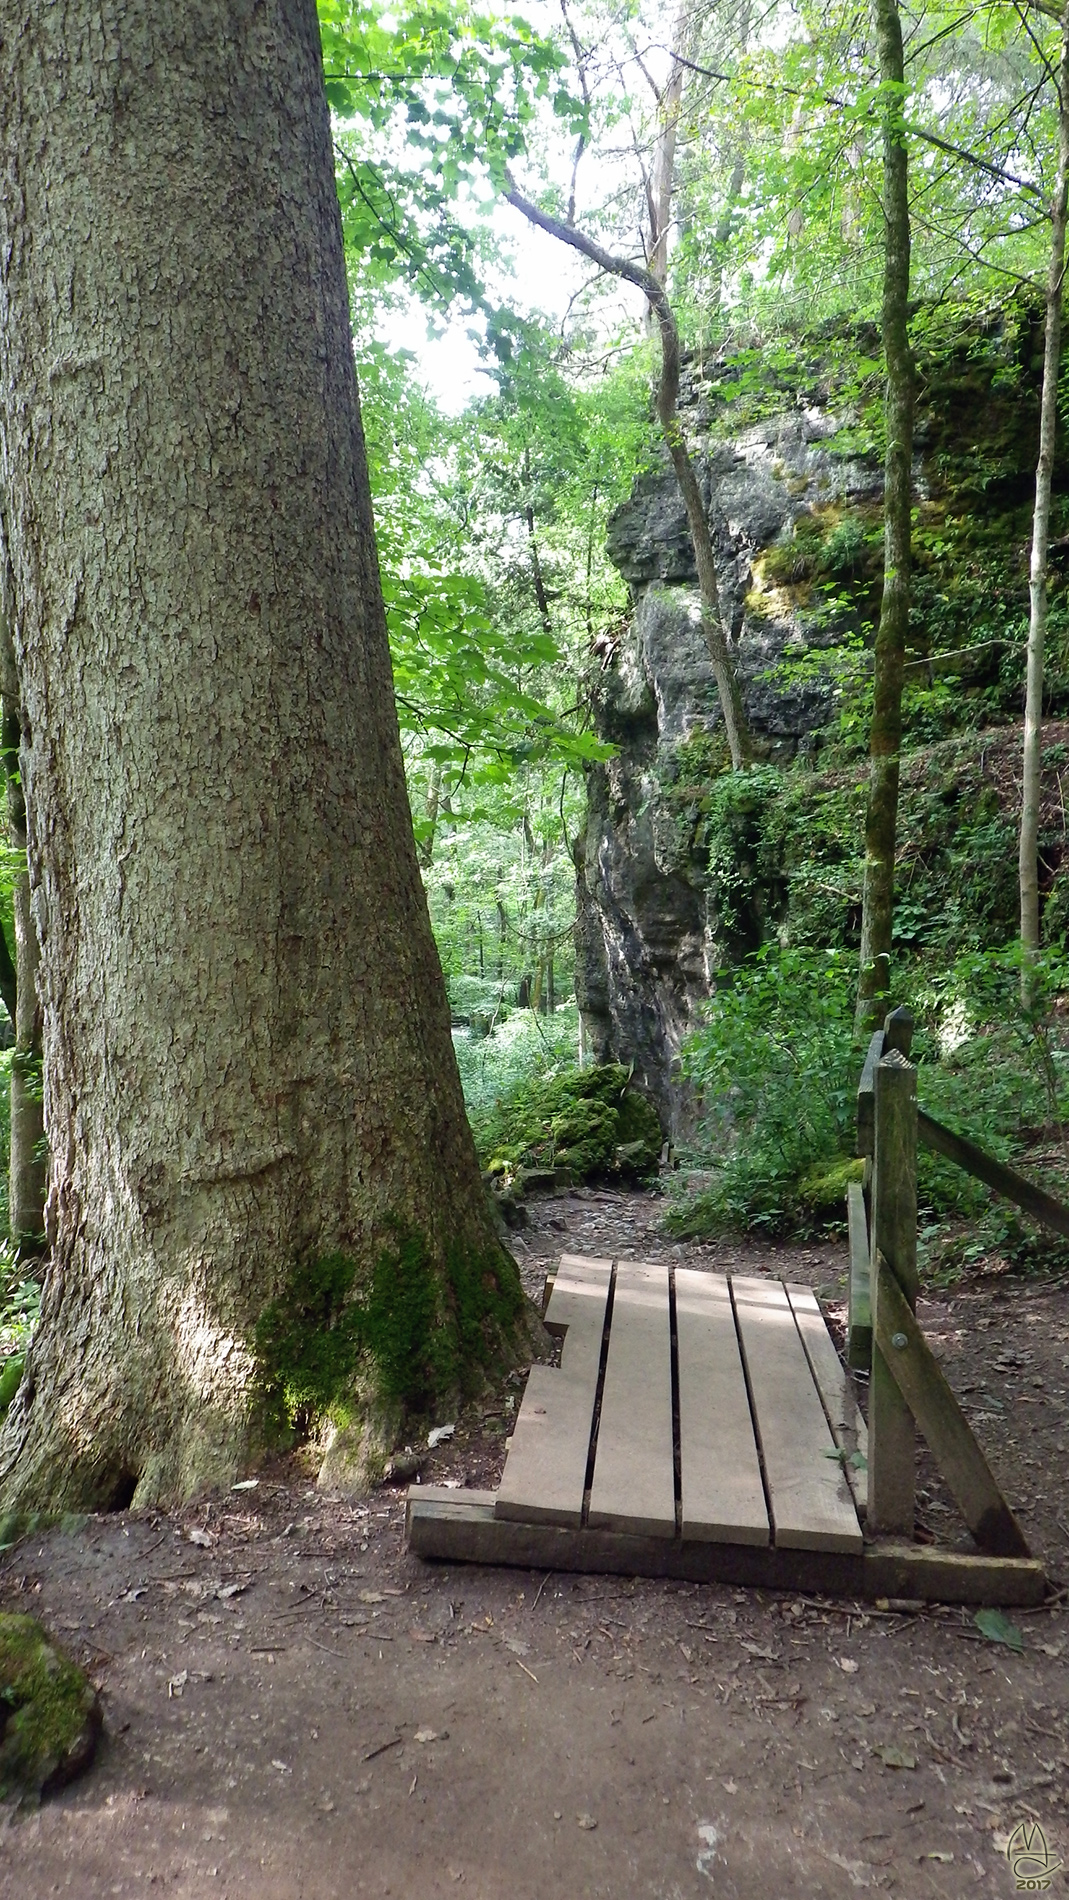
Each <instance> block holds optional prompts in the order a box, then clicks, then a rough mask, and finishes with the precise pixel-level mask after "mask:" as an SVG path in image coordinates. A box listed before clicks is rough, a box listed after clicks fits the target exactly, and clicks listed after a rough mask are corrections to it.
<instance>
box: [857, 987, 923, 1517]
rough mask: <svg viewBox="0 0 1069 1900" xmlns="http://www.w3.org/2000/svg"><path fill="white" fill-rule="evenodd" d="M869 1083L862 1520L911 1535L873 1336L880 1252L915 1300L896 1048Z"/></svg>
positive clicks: (909, 1154)
mask: <svg viewBox="0 0 1069 1900" xmlns="http://www.w3.org/2000/svg"><path fill="white" fill-rule="evenodd" d="M897 1013H898V1012H896V1014H897ZM889 1022H890V1019H889ZM910 1027H911V1028H912V1024H910ZM904 1039H905V1038H903V1040H904ZM873 1083H874V1088H873V1093H874V1097H875V1102H874V1106H875V1140H874V1144H873V1145H874V1156H873V1176H872V1232H871V1249H872V1251H871V1265H870V1285H871V1295H872V1304H873V1349H872V1382H871V1385H870V1387H869V1524H870V1526H871V1528H872V1529H873V1530H879V1531H888V1532H893V1533H894V1534H896V1535H898V1536H902V1537H912V1535H913V1499H914V1467H915V1453H916V1439H915V1432H914V1426H913V1414H912V1412H911V1411H910V1409H909V1406H908V1405H907V1404H906V1401H905V1399H904V1398H903V1397H902V1394H901V1392H900V1391H899V1388H898V1385H897V1383H896V1382H895V1380H894V1378H893V1377H892V1374H891V1370H890V1368H889V1366H888V1364H887V1361H886V1359H885V1358H884V1356H883V1353H882V1352H881V1350H880V1347H879V1346H878V1345H877V1344H876V1340H875V1335H876V1331H877V1328H878V1325H879V1279H880V1276H879V1271H878V1265H879V1257H880V1256H882V1258H883V1260H884V1261H885V1262H886V1264H887V1266H888V1267H889V1269H890V1271H891V1272H892V1274H893V1275H894V1278H895V1280H896V1282H897V1284H898V1286H899V1287H900V1288H901V1291H902V1294H903V1296H904V1297H905V1299H906V1301H907V1303H908V1305H909V1307H910V1309H911V1310H913V1309H915V1307H916V1304H917V1284H918V1282H917V1071H916V1069H915V1068H914V1066H913V1064H912V1063H911V1062H909V1061H908V1060H907V1058H906V1056H905V1055H904V1054H903V1053H902V1050H901V1048H894V1047H892V1048H891V1049H889V1050H888V1053H887V1054H886V1055H885V1056H883V1057H882V1058H881V1060H880V1061H879V1062H877V1063H876V1065H875V1073H874V1076H873ZM897 1337H898V1335H897V1334H896V1335H895V1338H897ZM892 1350H894V1342H893V1341H892Z"/></svg>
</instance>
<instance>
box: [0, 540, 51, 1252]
mask: <svg viewBox="0 0 1069 1900" xmlns="http://www.w3.org/2000/svg"><path fill="white" fill-rule="evenodd" d="M0 596H2V597H0V751H2V752H3V755H4V777H5V780H6V785H7V817H8V829H9V832H10V835H11V842H12V844H13V845H14V846H15V848H16V850H18V851H19V852H21V854H22V863H23V868H22V869H21V870H20V872H19V874H18V877H17V879H16V881H15V890H14V913H15V962H16V983H15V996H14V999H13V1000H14V1009H13V1012H12V1020H13V1022H14V1025H15V1047H14V1050H13V1052H12V1058H11V1141H10V1148H9V1153H8V1233H9V1235H10V1237H11V1239H12V1241H13V1242H14V1245H15V1247H16V1248H17V1250H18V1252H19V1253H20V1254H21V1255H23V1256H26V1255H33V1254H40V1253H42V1252H43V1251H44V1246H45V1193H46V1191H47V1187H48V1150H47V1144H46V1142H45V1116H44V1078H43V1074H42V1051H43V1034H44V1024H43V1019H42V1012H41V998H40V992H39V985H38V981H37V973H38V967H39V965H40V960H41V956H40V948H39V945H38V942H37V930H36V926H35V924H34V921H33V911H32V908H31V904H30V875H29V865H28V861H27V856H26V839H27V827H26V797H25V792H24V790H23V783H22V769H21V762H20V750H21V745H22V720H21V718H20V715H19V682H18V669H17V667H16V664H15V650H14V645H13V643H12V638H11V621H12V609H13V588H12V582H11V570H10V566H9V564H8V561H7V559H6V555H5V552H4V549H3V547H2V546H0ZM5 948H6V946H5Z"/></svg>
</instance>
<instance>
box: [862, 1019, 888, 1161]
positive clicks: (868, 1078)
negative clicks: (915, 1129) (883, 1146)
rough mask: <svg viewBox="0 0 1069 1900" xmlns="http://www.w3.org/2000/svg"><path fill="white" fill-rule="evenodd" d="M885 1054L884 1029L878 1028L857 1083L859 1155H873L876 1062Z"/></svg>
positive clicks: (870, 1043)
mask: <svg viewBox="0 0 1069 1900" xmlns="http://www.w3.org/2000/svg"><path fill="white" fill-rule="evenodd" d="M882 1054H883V1030H882V1029H877V1030H876V1032H875V1034H874V1035H873V1036H871V1037H870V1039H869V1046H868V1049H867V1050H866V1052H865V1060H864V1062H863V1064H862V1067H861V1080H860V1082H859V1083H858V1085H857V1151H858V1154H859V1155H871V1153H872V1149H873V1141H874V1138H875V1133H876V1101H875V1096H874V1093H873V1090H874V1081H873V1078H874V1076H875V1074H876V1064H877V1062H878V1061H879V1060H880V1057H881V1056H882Z"/></svg>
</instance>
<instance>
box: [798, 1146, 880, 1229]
mask: <svg viewBox="0 0 1069 1900" xmlns="http://www.w3.org/2000/svg"><path fill="white" fill-rule="evenodd" d="M864 1178H865V1163H864V1161H862V1160H860V1159H858V1158H856V1157H854V1158H851V1157H850V1156H848V1155H840V1156H839V1157H838V1158H837V1159H836V1160H834V1161H821V1162H818V1164H817V1166H816V1167H815V1168H810V1170H809V1173H808V1174H806V1175H804V1176H803V1177H802V1179H801V1180H800V1181H799V1183H798V1199H799V1201H800V1202H801V1204H802V1206H803V1208H806V1209H807V1210H808V1211H809V1212H811V1213H813V1214H821V1215H823V1216H824V1217H825V1218H834V1217H835V1216H836V1215H838V1217H839V1219H840V1220H845V1219H846V1191H847V1189H848V1187H849V1186H850V1183H851V1181H863V1180H864Z"/></svg>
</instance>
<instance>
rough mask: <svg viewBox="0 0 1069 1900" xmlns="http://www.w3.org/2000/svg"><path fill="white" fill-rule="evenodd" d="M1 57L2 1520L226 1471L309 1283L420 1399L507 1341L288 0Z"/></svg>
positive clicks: (36, 42)
mask: <svg viewBox="0 0 1069 1900" xmlns="http://www.w3.org/2000/svg"><path fill="white" fill-rule="evenodd" d="M0 45H2V49H3V52H2V58H3V85H2V86H0V154H2V161H0V162H2V164H3V179H2V188H0V405H2V407H0V414H2V417H3V443H2V455H3V464H2V494H3V508H4V515H5V519H4V540H5V542H6V545H7V549H8V554H9V557H10V560H11V564H12V570H13V577H14V596H15V609H16V611H15V619H14V626H13V635H14V643H15V651H16V657H17V661H18V666H19V676H20V686H21V703H22V706H23V709H24V712H25V715H26V720H27V725H26V727H25V729H24V732H23V753H22V757H23V769H24V772H25V777H26V789H27V805H28V811H29V820H30V840H29V858H30V878H31V884H32V889H33V908H34V917H35V919H36V922H37V926H38V934H39V938H40V945H41V994H42V1001H43V1009H44V1030H45V1078H46V1117H47V1123H48V1129H49V1135H50V1140H51V1145H52V1175H51V1186H50V1193H49V1203H48V1228H49V1238H50V1241H51V1245H52V1266H51V1269H50V1272H49V1276H48V1280H47V1284H46V1288H45V1296H44V1307H43V1315H42V1320H41V1324H40V1328H39V1331H38V1333H37V1336H36V1338H35V1341H34V1344H33V1347H32V1351H31V1354H30V1360H29V1365H28V1368H27V1372H26V1376H25V1378H24V1381H23V1385H22V1388H21V1390H20V1392H19V1395H18V1398H17V1400H16V1402H15V1404H14V1405H13V1406H12V1409H11V1412H10V1413H9V1415H8V1419H7V1423H6V1425H5V1427H4V1430H3V1434H2V1436H0V1510H3V1509H5V1508H7V1509H13V1510H16V1511H17V1510H28V1509H34V1508H46V1509H47V1508H51V1509H55V1508H57V1507H60V1506H63V1507H69V1508H79V1507H82V1508H84V1507H86V1506H97V1507H101V1506H107V1505H108V1504H109V1503H116V1502H125V1501H129V1499H130V1498H131V1497H133V1498H134V1499H135V1501H136V1502H138V1503H148V1502H149V1501H173V1500H175V1499H181V1498H183V1497H188V1496H190V1495H192V1494H193V1493H195V1492H196V1491H198V1490H199V1489H201V1488H203V1487H204V1486H206V1485H211V1484H218V1483H227V1482H229V1481H230V1480H232V1479H233V1478H234V1476H235V1475H236V1474H237V1472H238V1471H239V1469H240V1468H241V1466H242V1464H243V1463H244V1462H245V1460H246V1459H247V1457H248V1455H249V1453H250V1451H251V1450H252V1449H254V1448H255V1445H256V1442H257V1429H258V1428H257V1423H256V1421H257V1405H256V1392H257V1364H256V1356H255V1353H254V1350H253V1331H254V1327H255V1325H256V1322H257V1319H258V1317H259V1316H260V1315H261V1313H262V1310H263V1308H264V1306H265V1303H266V1302H268V1301H269V1300H270V1299H271V1298H272V1297H274V1296H276V1295H278V1294H279V1293H280V1291H281V1290H282V1289H283V1288H285V1287H286V1286H287V1285H289V1284H291V1282H292V1279H293V1276H294V1275H295V1274H298V1275H299V1273H300V1271H301V1270H302V1268H303V1267H307V1268H309V1270H310V1269H311V1267H312V1266H313V1265H314V1263H315V1262H316V1261H320V1262H321V1261H323V1260H324V1258H325V1257H328V1256H332V1255H334V1254H342V1255H344V1256H346V1257H347V1258H348V1259H349V1260H350V1261H351V1262H353V1263H355V1269H356V1282H355V1287H354V1296H355V1299H354V1303H355V1304H356V1305H359V1299H360V1297H361V1296H363V1295H366V1296H367V1298H368V1299H370V1298H371V1296H372V1294H374V1295H375V1297H376V1298H377V1300H378V1307H377V1308H376V1309H375V1310H376V1311H377V1312H378V1316H379V1320H380V1321H382V1322H383V1324H384V1325H386V1326H387V1327H388V1323H389V1321H390V1319H391V1317H396V1318H397V1322H398V1327H399V1328H400V1331H395V1333H394V1335H393V1337H392V1350H393V1360H392V1363H391V1377H392V1380H393V1387H392V1389H394V1390H396V1389H398V1381H400V1383H401V1384H402V1385H404V1375H405V1365H408V1369H409V1371H411V1372H412V1376H413V1379H414V1380H415V1382H416V1385H417V1386H420V1387H421V1395H422V1398H423V1400H425V1402H426V1403H427V1405H428V1406H430V1405H433V1404H434V1403H435V1401H436V1400H440V1399H442V1398H443V1395H444V1392H445V1389H446V1387H449V1388H450V1389H451V1390H452V1389H453V1388H454V1386H455V1376H456V1374H457V1367H458V1365H459V1363H460V1360H461V1358H464V1357H466V1358H467V1359H470V1358H471V1357H472V1356H473V1355H475V1356H478V1355H479V1354H480V1353H481V1354H483V1355H484V1356H494V1355H498V1354H500V1355H502V1356H513V1357H514V1356H515V1354H516V1352H517V1350H518V1345H519V1334H520V1329H521V1327H522V1325H523V1323H524V1308H523V1303H522V1296H521V1294H520V1290H519V1282H518V1276H517V1274H516V1269H515V1266H514V1263H513V1262H512V1261H511V1259H510V1258H509V1256H508V1255H507V1254H506V1253H504V1251H503V1250H502V1248H501V1245H500V1243H499V1241H498V1239H497V1237H496V1234H495V1232H494V1230H493V1227H492V1223H491V1217H490V1214H489V1210H488V1208H487V1204H486V1201H485V1197H484V1195H483V1192H482V1188H481V1183H480V1179H479V1172H478V1166H477V1161H476V1156H475V1152H474V1148H473V1145H472V1141H471V1136H470V1134H469V1131H468V1127H467V1123H466V1120H465V1116H464V1109H463V1102H462V1098H461V1093H460V1085H459V1079H458V1076H457V1070H456V1064H455V1061H454V1058H453V1054H452V1045H451V1039H450V1028H449V1010H448V1006H447V1002H446V996H445V990H444V986H443V983H442V979H441V971H440V968H439V965H438V960H437V955H436V951H435V948H434V942H433V939H432V936H431V932H430V927H429V922H428V918H427V911H426V904H425V900H424V896H423V890H422V886H421V882H420V878H419V872H418V867H417V862H416V854H415V847H414V843H413V837H412V828H411V822H410V814H409V810H408V803H407V797H406V792H405V784H404V776H403V771H402V763H401V749H400V743H399V739H398V731H397V721H396V715H395V712H394V705H393V697H392V683H391V678H390V664H389V653H388V648H387V643H386V632H385V622H384V615H383V609H382V600H381V593H380V588H379V580H378V570H377V565H376V558H375V547H374V535H373V527H372V519H371V506H370V498H369V493H368V486H367V475H366V468H365V458H364V448H363V437H362V433H361V426H360V416H359V408H358V403H357V395H356V384H355V378H354V373H353V356H352V348H351V341H350V335H349V316H348V307H347V296H346V280H345V269H344V261H343V254H342V237H341V223H340V216H339V211H338V205H337V199H336V194H335V188H334V175H333V164H332V150H331V138H330V125H329V117H328V111H327V105H326V99H325V95H324V86H323V73H322V61H321V54H320V46H319V32H318V25H317V21H316V12H315V5H314V0H170V4H168V5H164V6H161V5H159V4H158V0H51V3H50V4H49V5H48V6H44V7H42V6H41V5H40V4H39V0H0ZM391 1261H392V1262H394V1263H395V1265H394V1271H395V1274H396V1275H399V1274H400V1270H401V1266H402V1264H404V1266H405V1270H406V1271H407V1273H408V1280H407V1282H406V1283H405V1284H406V1288H407V1294H408V1295H409V1296H410V1297H409V1299H408V1304H407V1306H406V1307H405V1311H404V1313H400V1312H398V1314H397V1315H393V1313H392V1309H391V1307H390V1302H389V1298H388V1292H389V1288H390V1287H391V1286H393V1285H395V1284H396V1283H398V1282H397V1279H396V1278H395V1279H391V1278H390V1275H391ZM421 1275H422V1278H421ZM416 1282H418V1285H416ZM384 1289H385V1291H384ZM417 1294H418V1295H419V1297H416V1295H417ZM424 1296H427V1297H424ZM428 1298H429V1302H430V1303H429V1307H428V1304H427V1301H428ZM421 1300H422V1304H421ZM368 1310H371V1309H370V1308H369V1309H368ZM421 1316H422V1317H421ZM417 1322H418V1323H419V1324H418V1327H417ZM405 1326H408V1327H409V1329H410V1331H409V1333H408V1334H405V1331H404V1328H405ZM414 1327H416V1328H417V1330H419V1328H421V1329H422V1330H421V1331H419V1337H418V1338H416V1337H414V1335H413V1334H412V1331H411V1329H412V1328H414ZM430 1335H432V1336H433V1337H429V1336H430ZM449 1346H455V1347H456V1348H457V1352H456V1354H454V1355H451V1354H450V1353H448V1352H446V1350H445V1348H446V1347H449ZM424 1347H425V1348H426V1349H427V1355H426V1363H425V1364H423V1365H422V1366H417V1365H416V1364H415V1361H416V1360H417V1359H419V1357H420V1353H421V1351H422V1349H423V1348H424ZM402 1348H404V1349H405V1351H407V1352H408V1360H407V1361H406V1362H405V1364H404V1365H402V1364H401V1363H400V1362H399V1359H398V1354H399V1353H401V1350H402ZM409 1361H411V1364H409ZM382 1363H384V1362H382V1361H380V1360H377V1359H375V1358H374V1355H373V1356H372V1360H371V1363H370V1368H369V1370H368V1371H367V1378H368V1380H369V1381H371V1382H372V1387H373V1382H374V1378H375V1376H376V1372H377V1370H381V1364H382ZM405 1390H406V1392H407V1390H408V1387H407V1386H405Z"/></svg>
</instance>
